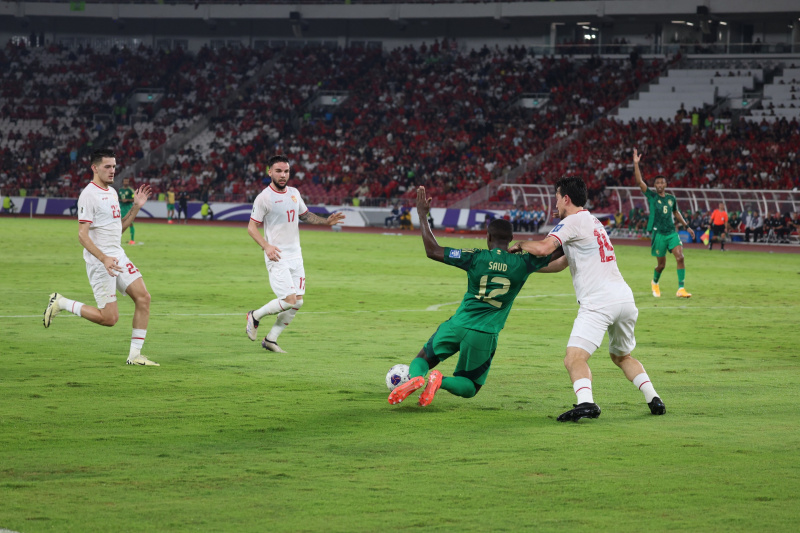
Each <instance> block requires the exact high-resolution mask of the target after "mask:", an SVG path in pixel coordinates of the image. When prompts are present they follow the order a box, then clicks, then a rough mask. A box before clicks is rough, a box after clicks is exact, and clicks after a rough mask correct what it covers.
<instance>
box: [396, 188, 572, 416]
mask: <svg viewBox="0 0 800 533" xmlns="http://www.w3.org/2000/svg"><path fill="white" fill-rule="evenodd" d="M430 202H431V199H430V198H427V197H426V195H425V187H420V188H419V189H417V214H418V215H419V224H420V228H421V229H422V242H423V243H424V244H425V253H426V254H427V255H428V257H429V258H431V259H433V260H434V261H440V262H442V263H444V264H446V265H451V266H454V267H457V268H460V269H462V270H466V271H467V292H466V294H464V299H463V300H462V302H461V306H460V307H459V308H458V310H457V311H456V313H455V314H454V315H453V316H452V317H450V319H448V320H447V321H446V322H444V323H442V324H441V325H440V326H439V328H438V329H437V330H436V332H435V333H434V334H433V336H431V338H430V339H429V340H428V342H427V343H426V344H425V346H424V347H423V348H422V350H420V352H419V355H417V357H416V358H415V359H414V360H413V361H412V362H411V364H410V365H409V368H410V371H409V376H410V379H409V381H407V382H406V383H403V384H402V385H399V386H398V387H397V388H395V389H394V390H393V391H392V392H391V394H389V403H390V404H397V403H400V402H402V401H403V400H405V399H406V398H407V397H408V396H409V395H410V394H411V393H412V392H414V391H416V390H417V389H420V388H422V387H423V386H425V377H424V376H425V375H426V374H427V373H428V371H429V370H431V369H432V368H434V367H435V366H436V365H438V364H439V363H440V362H442V361H444V360H445V359H447V358H448V357H450V356H451V355H453V354H455V353H456V352H459V356H458V362H457V363H456V368H455V371H454V372H453V377H444V376H443V375H442V373H441V372H439V371H438V370H431V373H430V376H429V378H428V385H427V386H426V387H425V390H424V391H423V392H422V394H421V395H420V398H419V404H420V405H423V406H425V405H429V404H430V403H431V401H433V397H434V395H435V394H436V391H437V390H438V389H439V388H440V387H441V388H442V389H444V390H446V391H447V392H449V393H451V394H455V395H456V396H461V397H462V398H472V397H473V396H475V395H476V394H477V393H478V391H479V390H480V389H481V387H482V386H483V384H484V383H485V382H486V376H487V375H488V374H489V367H490V365H491V364H492V358H493V357H494V352H495V350H496V349H497V338H498V336H499V334H500V330H501V329H503V326H504V325H505V323H506V319H507V318H508V313H509V311H511V306H512V304H513V303H514V298H516V296H517V294H519V291H520V289H522V286H523V285H524V284H525V281H526V280H527V279H528V276H530V275H531V274H532V273H533V272H536V271H537V270H539V271H542V272H547V271H548V270H547V268H548V265H549V263H550V260H551V259H552V258H553V257H555V256H556V255H557V256H558V257H560V256H561V254H562V252H561V251H560V250H559V251H557V252H556V254H553V255H548V256H546V257H534V256H532V255H530V254H528V253H527V252H523V253H520V254H512V253H510V252H509V251H508V245H509V244H510V243H511V241H512V239H513V237H514V236H513V232H512V226H511V223H510V222H509V221H507V220H503V219H495V220H493V221H492V222H491V223H490V224H489V227H488V228H487V236H486V242H487V244H488V246H489V249H488V250H482V249H466V250H460V249H457V248H446V247H442V246H439V243H437V242H436V237H434V236H433V233H432V232H431V228H430V225H429V224H428V213H429V212H430ZM556 258H557V257H556Z"/></svg>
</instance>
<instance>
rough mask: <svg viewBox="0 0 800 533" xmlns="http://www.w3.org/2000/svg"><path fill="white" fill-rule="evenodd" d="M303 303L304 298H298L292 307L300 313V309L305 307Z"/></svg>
mask: <svg viewBox="0 0 800 533" xmlns="http://www.w3.org/2000/svg"><path fill="white" fill-rule="evenodd" d="M303 301H304V298H297V299H296V301H295V302H294V304H292V307H294V308H295V309H296V310H298V311H299V310H300V308H301V307H303Z"/></svg>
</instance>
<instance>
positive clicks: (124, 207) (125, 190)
mask: <svg viewBox="0 0 800 533" xmlns="http://www.w3.org/2000/svg"><path fill="white" fill-rule="evenodd" d="M133 193H134V191H133V189H132V188H131V184H130V180H129V179H128V178H125V179H124V180H122V187H121V188H120V190H119V210H120V211H121V212H122V218H125V217H126V216H127V215H128V212H130V210H131V207H132V206H133ZM130 227H131V240H130V242H129V243H128V244H136V229H135V228H134V227H133V223H131V226H130Z"/></svg>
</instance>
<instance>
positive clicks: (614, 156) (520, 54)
mask: <svg viewBox="0 0 800 533" xmlns="http://www.w3.org/2000/svg"><path fill="white" fill-rule="evenodd" d="M98 65H101V67H100V68H98ZM102 65H105V66H106V67H102ZM665 66H666V65H665V63H664V62H663V61H658V60H652V59H650V60H643V59H641V58H638V57H637V58H630V59H616V58H600V57H595V56H591V57H589V58H588V59H585V58H574V57H566V56H561V57H555V56H534V55H533V54H532V53H531V52H530V51H529V50H527V49H525V48H523V47H507V48H499V47H495V48H489V47H484V48H483V49H481V50H472V51H469V52H465V51H461V50H460V49H459V47H458V46H456V44H455V43H454V42H453V41H447V40H445V41H443V42H439V41H435V42H434V43H432V44H431V45H430V46H428V45H425V44H423V45H421V46H419V47H413V46H407V47H405V48H399V49H395V50H393V51H390V52H384V51H381V50H373V49H363V48H354V47H351V48H347V49H344V50H343V49H331V48H324V47H313V48H304V49H282V50H278V51H275V50H264V51H253V50H250V49H243V48H224V49H221V50H212V49H209V48H204V49H203V50H202V51H200V52H199V53H198V54H195V55H191V54H187V53H185V52H183V51H181V50H180V49H178V50H173V51H163V50H155V49H151V48H148V47H140V48H138V49H135V50H131V49H120V50H116V49H115V50H112V51H111V52H109V53H107V54H100V53H97V52H94V51H92V50H91V49H83V48H79V49H77V50H75V51H71V50H66V49H62V48H60V47H58V46H48V47H39V48H35V49H28V48H26V47H25V46H24V45H11V44H9V45H7V46H6V48H5V49H3V50H2V51H0V68H1V69H2V71H3V76H2V78H0V161H2V162H3V165H2V171H0V186H2V187H3V191H4V192H6V193H7V194H8V193H11V194H14V193H15V192H16V193H19V192H20V191H27V193H28V194H37V195H42V196H68V197H69V196H71V197H74V196H77V194H78V193H79V191H80V187H81V186H82V185H83V184H84V182H85V181H86V180H87V178H88V169H87V168H86V165H85V162H84V159H85V158H83V157H82V155H83V154H84V153H85V152H86V151H88V150H89V149H91V147H92V146H93V145H94V144H95V143H97V142H101V141H102V142H103V143H104V144H105V145H108V146H113V147H114V148H115V150H116V151H117V154H118V163H119V164H120V165H121V167H124V166H125V165H130V164H132V163H134V162H135V161H137V160H141V159H143V158H146V157H147V155H148V154H149V153H150V152H152V151H153V150H156V149H157V148H158V147H160V146H161V145H163V144H164V143H165V142H166V141H167V140H168V139H169V138H170V137H171V136H172V135H175V134H176V133H178V132H179V131H181V130H182V129H183V128H185V127H187V126H189V125H191V124H193V123H194V122H196V121H198V120H200V119H202V118H207V119H209V120H210V126H209V127H208V129H207V130H206V131H204V132H202V133H201V134H200V135H199V136H198V137H196V138H195V139H193V140H191V141H189V142H187V143H186V144H185V145H184V146H183V148H182V149H181V150H179V151H178V152H176V153H175V154H173V155H172V156H170V157H169V158H168V159H167V160H166V161H165V162H164V163H161V164H159V165H151V166H150V167H149V168H145V169H144V170H143V171H142V172H141V173H140V174H139V175H137V176H135V177H134V179H133V180H134V182H135V183H138V182H144V181H146V182H149V183H150V184H151V186H152V187H153V188H154V190H155V191H156V193H160V192H165V191H166V190H168V189H169V188H170V187H173V188H174V189H176V190H177V189H180V190H185V191H187V192H188V193H189V194H190V196H192V197H193V198H197V199H203V200H207V199H208V198H209V197H211V196H213V198H214V200H215V201H237V202H238V201H252V199H253V198H254V197H255V196H256V195H257V194H258V192H259V191H260V190H261V189H262V188H263V186H264V177H265V172H266V159H267V158H268V157H269V156H270V155H271V154H274V153H286V154H287V155H289V157H290V158H291V159H292V161H293V179H294V183H293V184H294V185H295V186H298V187H299V188H300V189H301V192H302V193H303V194H304V196H306V200H307V202H308V203H329V204H336V203H341V202H345V201H348V202H351V201H353V200H354V199H355V202H357V203H362V205H364V204H366V203H367V202H373V203H374V202H379V203H381V204H383V205H391V204H394V203H397V202H398V201H399V202H401V203H402V202H404V201H410V199H411V198H412V197H413V195H414V191H415V189H416V186H418V185H425V186H426V188H427V190H428V191H429V193H430V194H431V195H432V196H433V198H434V205H436V206H446V205H450V204H452V203H453V202H455V201H457V200H459V199H461V198H463V197H465V196H467V195H469V194H471V193H472V192H474V191H476V190H478V189H480V188H482V187H484V186H485V185H486V184H488V183H490V182H492V181H493V180H494V179H496V178H498V177H499V176H500V175H502V174H503V173H504V172H506V171H508V170H510V169H512V168H514V167H516V166H518V165H520V164H521V163H524V162H526V161H529V160H530V159H531V158H532V157H533V156H534V155H536V154H538V153H540V152H542V151H543V150H545V149H546V148H548V147H550V146H553V145H555V144H556V143H559V142H561V141H563V140H564V139H565V138H567V137H568V136H569V135H570V134H571V133H572V132H575V131H581V134H580V135H579V136H578V138H577V140H574V141H572V142H570V143H569V144H568V145H567V146H566V148H563V149H561V150H560V151H558V152H557V153H556V154H554V155H553V156H551V157H548V158H547V159H546V160H545V161H544V162H543V163H542V164H541V165H540V166H538V167H537V168H535V169H533V170H532V171H530V172H529V173H528V174H526V175H523V176H522V177H521V178H520V180H519V182H521V183H552V182H554V181H555V180H556V179H557V178H558V177H560V176H562V175H569V174H577V175H581V176H582V177H583V178H584V179H585V180H586V181H587V184H588V185H589V190H590V200H591V202H592V205H593V207H594V208H595V209H598V208H608V207H610V206H613V205H615V202H616V198H614V197H613V195H611V193H610V192H609V190H608V189H607V187H609V186H613V185H630V184H631V183H632V168H631V164H630V161H631V151H632V149H633V147H638V148H639V150H640V152H642V153H644V157H645V158H644V160H643V162H642V166H643V169H644V171H645V174H646V175H654V174H656V173H661V174H664V175H666V176H667V177H668V179H669V185H670V186H671V187H715V188H758V189H791V188H794V187H797V186H800V182H799V181H798V180H800V169H799V168H798V164H800V163H798V161H797V160H796V155H797V151H798V149H799V148H800V128H798V124H797V122H794V121H792V122H789V121H787V120H781V121H775V122H773V123H766V122H764V123H760V124H759V123H744V122H742V123H735V124H731V125H729V126H725V127H719V126H718V125H717V124H714V123H713V122H712V123H709V122H703V123H702V126H700V127H698V126H697V125H693V124H690V123H684V122H681V121H674V122H673V121H670V122H663V121H662V122H657V123H656V122H652V123H644V122H641V121H640V122H634V123H631V124H630V125H625V124H621V123H618V122H616V121H614V120H613V119H609V118H605V116H606V113H607V112H608V111H609V110H611V109H613V108H614V107H615V106H617V105H619V104H620V103H621V102H623V101H624V100H625V99H626V98H627V97H629V96H630V95H632V94H633V93H634V92H635V91H636V90H637V89H638V87H639V86H640V85H641V84H642V83H645V82H648V81H650V80H652V79H653V78H654V77H656V76H658V75H659V74H660V73H661V72H662V71H663V69H664V67H665ZM245 81H249V83H248V85H243V83H244V82H245ZM142 88H159V89H162V90H163V93H160V94H163V96H162V97H160V98H159V100H158V101H157V102H156V103H153V104H148V103H144V104H142V105H140V106H138V108H137V109H135V113H136V114H137V115H139V116H140V118H139V119H138V120H136V121H131V120H130V114H132V112H133V111H134V110H129V109H128V105H129V100H128V98H129V97H130V94H131V93H132V91H134V90H135V89H142ZM323 92H330V93H331V94H340V95H343V98H342V102H341V103H340V105H338V106H328V107H320V106H315V105H314V100H315V97H317V96H319V95H320V94H322V93H323ZM526 93H537V94H545V95H547V97H546V98H545V99H544V100H545V101H544V103H543V104H542V105H541V106H540V107H538V108H534V109H528V108H525V107H523V106H519V105H516V104H518V101H519V99H520V97H521V96H522V95H524V94H526ZM98 117H110V119H102V120H101V119H99V118H98ZM590 124H593V125H592V126H591V127H589V128H587V129H585V128H586V126H587V125H590ZM584 129H585V130H584ZM492 200H493V201H494V202H498V201H499V202H501V203H502V202H503V201H505V200H506V199H505V198H502V197H495V198H493V199H492Z"/></svg>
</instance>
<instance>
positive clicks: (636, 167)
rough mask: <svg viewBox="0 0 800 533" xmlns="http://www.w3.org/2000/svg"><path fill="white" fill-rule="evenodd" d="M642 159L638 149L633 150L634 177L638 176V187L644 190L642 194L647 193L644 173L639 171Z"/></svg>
mask: <svg viewBox="0 0 800 533" xmlns="http://www.w3.org/2000/svg"><path fill="white" fill-rule="evenodd" d="M641 159H642V156H640V155H639V152H638V151H637V150H636V148H634V149H633V175H634V176H636V185H638V186H639V188H640V189H642V192H644V193H646V192H647V184H646V183H645V182H644V178H642V171H641V170H639V161H640V160H641Z"/></svg>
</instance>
